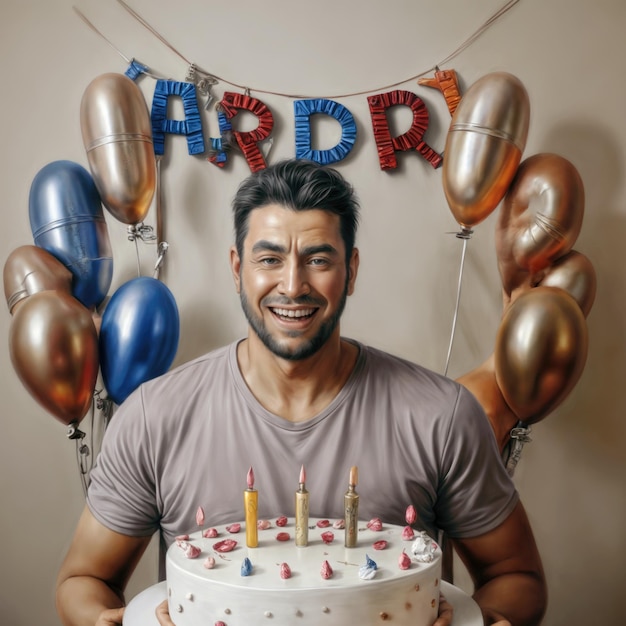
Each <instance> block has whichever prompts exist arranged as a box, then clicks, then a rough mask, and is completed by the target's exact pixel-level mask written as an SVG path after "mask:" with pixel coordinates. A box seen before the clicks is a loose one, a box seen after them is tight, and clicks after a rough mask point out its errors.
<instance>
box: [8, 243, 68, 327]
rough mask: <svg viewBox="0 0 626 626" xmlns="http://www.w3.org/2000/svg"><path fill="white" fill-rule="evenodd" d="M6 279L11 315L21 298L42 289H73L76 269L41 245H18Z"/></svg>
mask: <svg viewBox="0 0 626 626" xmlns="http://www.w3.org/2000/svg"><path fill="white" fill-rule="evenodd" d="M3 279H4V295H5V297H6V301H7V306H8V307H9V312H10V313H11V315H13V313H14V311H15V310H17V309H16V308H15V307H16V306H17V305H18V304H19V303H20V302H23V301H24V300H25V299H26V298H28V297H29V296H32V295H33V294H35V293H39V292H40V291H49V290H52V291H54V290H58V291H65V292H66V293H72V272H70V270H68V269H67V267H65V265H63V263H61V261H59V260H58V259H57V258H56V257H54V256H52V255H51V254H50V253H49V252H46V251H45V250H44V249H43V248H40V247H38V246H31V245H25V246H20V247H19V248H15V250H13V252H11V254H9V256H8V257H7V260H6V261H5V263H4V270H3Z"/></svg>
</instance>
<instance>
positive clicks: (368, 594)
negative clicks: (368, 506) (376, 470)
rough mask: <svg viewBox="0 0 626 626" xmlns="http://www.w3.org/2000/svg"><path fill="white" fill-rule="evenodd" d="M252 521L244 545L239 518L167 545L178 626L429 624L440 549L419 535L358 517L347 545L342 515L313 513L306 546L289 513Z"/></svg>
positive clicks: (169, 591) (432, 618) (434, 606)
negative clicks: (252, 539) (254, 536)
mask: <svg viewBox="0 0 626 626" xmlns="http://www.w3.org/2000/svg"><path fill="white" fill-rule="evenodd" d="M268 525H269V526H268ZM263 526H268V527H267V528H263ZM237 527H239V532H232V531H233V530H235V531H236V530H237ZM259 528H260V529H259V531H258V547H256V548H248V547H246V531H245V525H244V524H243V523H242V524H232V525H226V526H220V527H217V528H214V529H210V531H209V529H204V531H203V532H201V531H198V532H197V533H194V534H192V535H190V536H184V537H180V538H179V539H177V541H176V542H175V543H174V544H172V545H171V546H170V548H169V550H168V552H167V557H166V576H167V595H168V601H169V607H170V615H171V617H172V620H173V621H174V623H175V624H176V625H177V626H260V625H261V624H263V625H265V624H267V625H268V626H269V625H270V624H271V625H272V626H293V625H294V624H297V625H302V626H322V625H323V626H346V624H354V625H355V626H371V625H374V624H379V623H380V622H384V621H388V622H391V623H393V624H394V625H395V626H431V625H432V623H433V622H434V621H435V619H436V617H437V612H438V607H439V588H440V578H441V550H440V549H439V547H438V546H437V544H435V543H434V542H433V541H432V540H431V539H430V538H429V537H427V536H426V535H425V534H423V533H420V532H417V531H412V530H411V529H410V528H409V527H406V528H403V527H402V526H392V525H389V524H382V525H381V524H380V522H379V520H371V521H370V522H367V523H366V522H360V523H359V524H358V535H357V536H358V539H357V546H356V547H353V548H346V547H345V546H344V530H342V529H341V522H336V523H335V524H333V523H332V521H330V522H329V521H327V520H318V519H311V520H310V521H309V534H308V544H307V545H306V546H296V545H295V541H294V538H295V525H294V520H293V519H288V520H287V519H286V518H282V519H279V520H272V521H271V522H267V521H266V522H259ZM412 532H414V533H415V534H414V536H413V537H410V534H411V533H412ZM207 534H208V535H212V536H210V537H207V536H206V535H207ZM233 542H236V545H233ZM225 548H226V549H227V548H231V549H230V551H223V550H224V549H225Z"/></svg>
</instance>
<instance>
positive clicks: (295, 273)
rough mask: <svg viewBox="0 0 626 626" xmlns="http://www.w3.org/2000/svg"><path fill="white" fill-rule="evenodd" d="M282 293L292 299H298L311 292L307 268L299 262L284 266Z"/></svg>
mask: <svg viewBox="0 0 626 626" xmlns="http://www.w3.org/2000/svg"><path fill="white" fill-rule="evenodd" d="M279 289H280V292H281V293H282V294H284V295H286V296H289V297H290V298H296V297H297V296H301V295H302V294H304V293H309V292H310V291H311V288H310V285H309V283H308V279H307V272H306V268H305V267H303V265H302V264H301V263H298V262H295V261H294V262H288V263H285V264H284V267H283V272H282V276H281V281H280V285H279Z"/></svg>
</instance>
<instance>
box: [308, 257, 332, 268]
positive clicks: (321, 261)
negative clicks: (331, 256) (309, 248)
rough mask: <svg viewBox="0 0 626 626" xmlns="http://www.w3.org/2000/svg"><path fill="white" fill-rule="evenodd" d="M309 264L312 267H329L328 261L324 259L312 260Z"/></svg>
mask: <svg viewBox="0 0 626 626" xmlns="http://www.w3.org/2000/svg"><path fill="white" fill-rule="evenodd" d="M309 263H310V264H311V265H317V266H320V267H321V266H324V265H328V259H323V258H319V257H316V258H314V259H311V260H310V261H309Z"/></svg>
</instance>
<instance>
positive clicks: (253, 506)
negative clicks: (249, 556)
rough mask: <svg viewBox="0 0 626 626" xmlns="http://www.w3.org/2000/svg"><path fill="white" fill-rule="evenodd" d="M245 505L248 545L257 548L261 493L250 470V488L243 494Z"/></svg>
mask: <svg viewBox="0 0 626 626" xmlns="http://www.w3.org/2000/svg"><path fill="white" fill-rule="evenodd" d="M243 505H244V510H245V514H246V545H247V546H248V548H256V547H257V546H258V545H259V534H258V530H257V511H258V508H259V493H258V491H257V490H256V489H255V488H254V472H253V471H252V468H250V469H249V470H248V488H247V489H246V490H245V491H244V492H243Z"/></svg>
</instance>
